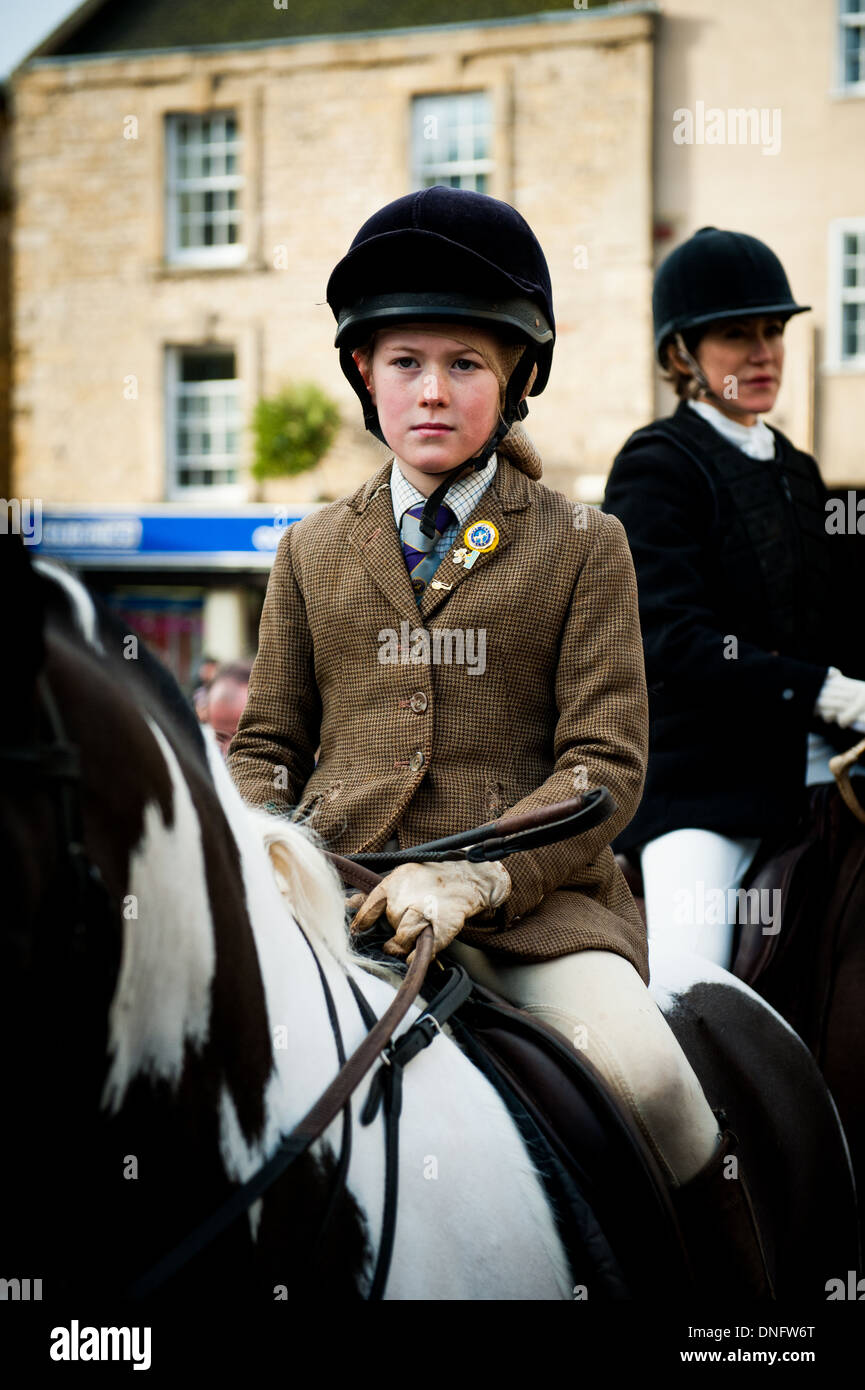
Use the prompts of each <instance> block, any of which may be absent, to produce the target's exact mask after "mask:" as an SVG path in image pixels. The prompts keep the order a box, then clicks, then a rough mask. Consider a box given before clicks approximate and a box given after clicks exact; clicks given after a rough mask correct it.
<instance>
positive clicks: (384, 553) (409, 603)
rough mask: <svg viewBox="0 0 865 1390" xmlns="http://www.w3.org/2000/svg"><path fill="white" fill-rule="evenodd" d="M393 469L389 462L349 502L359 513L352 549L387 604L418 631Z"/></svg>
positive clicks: (350, 537) (353, 534)
mask: <svg viewBox="0 0 865 1390" xmlns="http://www.w3.org/2000/svg"><path fill="white" fill-rule="evenodd" d="M390 468H391V464H390V461H389V462H388V463H386V464H385V466H384V467H383V468H382V469H380V470H379V472H378V473H376V474H375V475H374V476H373V477H372V478H371V479H370V481H369V482H368V483H367V484H366V485H365V486H364V487H363V488H361V489H360V490H359V491H358V492H356V493H355V494H354V496H353V497H352V498H351V499H350V500H349V505H350V506H351V507H352V508H353V509H354V510H355V511H357V512H358V517H357V520H356V522H355V523H354V526H353V527H352V529H351V531H350V533H349V545H350V546H351V548H352V550H353V551H354V553H355V555H356V556H357V558H358V559H359V560H360V563H361V564H362V565H363V567H364V569H365V570H366V571H367V573H368V574H369V576H370V578H371V579H372V581H373V583H374V584H376V585H377V587H378V588H379V589H380V590H381V592H382V593H383V594H384V596H385V598H386V599H387V600H388V602H389V603H390V604H392V606H393V607H394V608H395V609H396V611H397V612H398V613H399V614H400V616H401V617H403V618H407V619H408V620H409V622H410V623H411V624H412V626H413V627H415V626H417V622H418V606H417V599H416V598H415V593H414V590H413V589H412V586H411V580H410V579H409V577H408V569H407V568H406V563H405V557H404V555H403V551H402V546H401V544H400V539H399V536H398V534H397V529H396V522H395V521H394V519H393V503H392V501H391V495H390Z"/></svg>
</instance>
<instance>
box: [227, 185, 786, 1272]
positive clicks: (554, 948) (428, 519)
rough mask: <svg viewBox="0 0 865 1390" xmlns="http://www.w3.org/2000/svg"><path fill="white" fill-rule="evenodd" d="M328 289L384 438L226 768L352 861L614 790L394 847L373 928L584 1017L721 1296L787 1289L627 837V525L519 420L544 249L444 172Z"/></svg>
mask: <svg viewBox="0 0 865 1390" xmlns="http://www.w3.org/2000/svg"><path fill="white" fill-rule="evenodd" d="M327 299H328V303H329V304H330V306H331V309H332V310H333V313H334V316H335V318H336V320H337V325H338V327H337V334H336V345H337V346H338V348H339V356H340V365H341V367H342V370H343V372H344V373H345V375H346V377H347V378H348V380H349V382H350V383H351V385H352V387H353V388H354V390H355V391H356V393H357V395H358V396H359V398H360V401H361V405H362V407H363V413H364V420H365V424H366V427H367V429H369V430H370V431H371V432H372V433H373V434H374V435H376V437H377V438H379V439H380V440H382V442H384V443H385V444H386V445H387V446H388V448H389V450H390V453H389V455H388V458H387V462H386V463H385V464H384V465H383V466H382V467H380V468H379V469H378V470H377V471H376V472H375V473H374V475H373V476H372V477H371V478H370V479H369V481H368V482H367V483H366V484H365V485H364V486H362V487H361V488H359V489H358V490H357V491H356V492H355V493H354V494H353V495H352V496H350V497H346V498H343V499H341V500H340V501H338V502H334V503H332V504H330V505H328V506H325V507H322V508H321V509H319V510H317V511H315V512H313V513H312V514H310V515H308V516H306V517H304V518H303V519H302V520H301V521H298V522H295V523H294V524H293V525H292V526H291V527H290V528H289V529H288V530H287V532H286V534H285V535H284V536H283V537H282V539H281V541H280V545H279V549H278V552H277V555H276V559H275V562H274V566H273V570H272V573H271V576H270V581H269V584H268V589H267V596H266V599H265V604H264V610H263V613H262V619H261V630H260V639H259V650H258V655H257V657H256V661H255V665H254V667H253V671H252V677H251V681H250V688H249V700H248V703H247V706H246V709H245V712H244V715H243V717H242V719H241V722H240V726H239V729H238V732H237V735H236V736H235V738H234V740H233V743H232V746H231V750H230V754H229V767H230V770H231V773H232V775H233V777H234V779H235V781H236V783H237V785H238V787H239V789H240V791H241V793H242V794H243V795H244V797H245V798H246V800H248V801H249V802H251V803H254V804H257V805H269V806H270V807H271V808H272V809H274V810H275V811H279V812H282V813H288V812H290V811H292V810H294V812H295V814H296V815H306V816H308V817H310V818H311V823H312V825H313V826H314V827H315V828H316V829H317V830H318V831H319V833H320V834H321V835H322V836H323V838H324V839H325V841H326V842H327V843H328V847H329V848H330V849H333V850H335V851H337V852H339V853H343V854H352V853H359V852H361V851H371V850H380V849H384V848H385V847H388V846H390V847H394V846H395V845H397V846H399V847H401V848H402V847H410V846H411V845H414V844H420V843H422V842H423V841H425V840H428V839H432V838H434V837H438V836H442V835H447V834H451V833H455V832H456V831H458V830H464V829H468V828H469V827H471V826H474V825H479V824H483V823H484V822H485V821H488V820H490V819H491V818H493V817H496V816H499V815H501V814H502V813H503V812H504V811H506V810H507V811H509V812H513V813H515V814H518V813H520V812H523V811H527V810H530V809H532V808H536V807H540V806H544V805H548V804H551V803H555V802H559V801H563V800H565V799H567V798H569V797H571V796H573V795H574V792H575V789H577V788H579V787H585V786H589V787H594V786H601V785H606V786H607V787H609V788H610V790H611V792H612V794H613V797H614V799H615V801H616V803H617V806H618V811H617V813H616V814H615V815H614V816H613V817H612V818H611V819H610V820H609V821H608V822H606V823H605V824H603V825H601V826H599V827H597V828H596V829H594V830H590V831H587V832H585V833H583V834H582V835H579V836H575V837H573V838H571V839H570V840H567V841H564V842H561V843H559V844H556V845H551V846H547V847H544V848H541V849H538V850H534V851H526V852H523V853H520V854H515V855H511V856H510V857H509V858H508V860H507V865H506V866H505V864H504V863H488V864H469V863H467V862H456V861H455V862H446V863H441V864H411V863H408V864H402V865H400V866H399V867H398V868H396V869H395V870H393V872H391V873H389V874H388V875H387V876H386V877H385V878H384V879H383V881H382V883H381V884H380V885H379V886H378V887H377V888H376V889H375V890H374V891H373V892H372V893H371V894H370V895H369V897H368V899H367V900H366V902H365V903H364V905H363V906H362V907H361V908H360V910H359V912H358V914H357V917H356V919H355V926H356V927H357V928H358V929H362V928H364V927H365V926H367V925H369V924H370V923H371V922H372V921H374V920H375V919H376V918H377V917H378V916H379V915H380V914H381V913H383V912H384V913H386V915H387V920H388V921H389V922H390V924H391V925H392V927H393V928H394V936H393V938H392V939H391V940H390V941H389V942H388V943H387V946H388V949H389V951H390V953H391V954H393V955H395V956H405V955H407V954H409V953H410V952H411V951H412V950H413V945H414V942H415V940H416V938H417V936H418V934H419V933H420V931H421V930H422V929H423V927H424V926H425V925H426V923H427V921H429V922H430V923H431V925H432V927H433V931H434V934H435V949H436V951H442V950H445V949H449V951H450V953H452V954H453V955H454V956H455V958H456V959H458V960H459V961H460V962H461V963H463V964H464V965H465V967H466V969H467V970H468V971H469V973H470V974H471V975H473V976H474V977H475V978H477V979H478V980H479V981H480V982H482V983H483V984H486V985H488V986H489V987H491V988H492V989H494V990H496V991H497V992H498V993H500V994H501V995H503V996H504V997H505V998H507V999H509V1000H511V1001H512V1002H513V1003H515V1004H516V1005H518V1006H519V1007H522V1008H525V1009H527V1010H529V1011H530V1012H532V1013H534V1014H537V1015H538V1016H539V1017H540V1018H542V1019H544V1020H545V1021H546V1022H547V1023H549V1024H550V1025H552V1026H553V1027H554V1028H557V1029H558V1030H559V1031H560V1032H561V1033H563V1034H564V1036H565V1037H566V1038H567V1039H568V1041H569V1043H571V1044H572V1045H573V1044H574V1042H575V1039H576V1038H577V1037H579V1036H580V1035H581V1033H582V1030H585V1031H584V1034H583V1036H582V1037H581V1041H582V1040H583V1039H586V1040H587V1055H588V1056H589V1058H590V1060H591V1061H592V1062H593V1063H594V1065H595V1066H596V1067H597V1068H598V1070H599V1071H600V1072H601V1074H602V1075H603V1076H604V1078H605V1080H606V1082H607V1083H608V1084H609V1086H610V1087H611V1089H612V1090H613V1092H614V1093H615V1095H616V1097H617V1098H618V1100H619V1102H620V1103H621V1105H623V1106H624V1107H625V1108H626V1110H627V1111H628V1113H629V1114H630V1116H631V1117H632V1119H633V1121H634V1122H635V1123H636V1124H637V1126H638V1127H639V1129H640V1130H641V1132H642V1134H643V1135H644V1137H645V1139H646V1142H647V1143H648V1144H649V1145H650V1147H651V1148H652V1151H653V1153H654V1154H655V1157H656V1158H657V1160H658V1163H659V1165H660V1167H661V1170H662V1171H663V1172H664V1174H665V1176H666V1178H667V1180H668V1182H669V1185H670V1188H671V1190H672V1197H673V1202H674V1205H675V1207H676V1210H677V1213H678V1216H679V1220H680V1225H681V1227H682V1231H683V1234H684V1236H685V1240H686V1242H687V1244H688V1247H689V1252H690V1255H691V1259H692V1264H693V1266H694V1268H695V1271H696V1274H697V1277H698V1281H699V1283H700V1286H701V1289H702V1291H703V1292H710V1291H716V1292H717V1293H718V1294H719V1295H721V1294H722V1293H723V1294H729V1293H730V1292H731V1291H733V1290H735V1291H738V1292H739V1293H740V1294H743V1295H745V1296H750V1297H757V1298H760V1297H770V1296H771V1286H770V1283H769V1279H768V1275H767V1272H766V1268H765V1261H764V1258H763V1252H762V1246H761V1242H760V1237H759V1233H758V1231H757V1228H756V1224H755V1221H754V1215H753V1209H752V1207H751V1204H750V1199H749V1196H748V1193H747V1188H746V1185H745V1182H744V1179H743V1178H742V1177H741V1176H740V1178H739V1179H738V1180H727V1179H726V1178H725V1177H724V1169H725V1164H724V1160H725V1158H726V1157H727V1156H728V1155H729V1154H730V1153H731V1151H732V1149H733V1148H734V1146H735V1142H736V1141H735V1136H733V1135H732V1134H731V1133H730V1132H729V1131H726V1130H725V1131H724V1132H723V1133H719V1130H718V1123H717V1121H716V1118H715V1115H714V1114H713V1112H712V1110H711V1108H710V1106H709V1104H708V1102H707V1101H706V1098H705V1096H704V1095H703V1092H702V1090H701V1088H700V1085H699V1083H698V1081H697V1078H696V1076H695V1074H694V1072H693V1070H692V1068H691V1066H690V1064H689V1063H688V1061H687V1059H686V1058H685V1056H684V1054H683V1052H682V1051H681V1049H680V1047H679V1045H678V1043H677V1042H676V1040H675V1038H674V1036H673V1034H672V1032H671V1030H670V1028H669V1027H668V1025H667V1023H666V1021H665V1020H664V1018H663V1016H662V1014H661V1013H660V1011H659V1009H658V1008H657V1006H656V1005H655V1003H654V1001H653V999H652V998H651V996H650V994H649V992H648V989H647V983H648V955H647V942H646V935H645V929H644V927H643V925H642V922H641V919H640V917H639V914H638V913H637V910H636V907H635V904H634V902H633V899H632V898H631V896H630V893H629V891H628V889H627V886H626V884H625V882H624V878H623V876H622V874H621V872H620V870H619V868H618V866H617V864H616V862H615V859H614V857H613V854H612V851H611V849H610V840H611V839H612V838H613V836H615V835H616V834H617V833H618V832H619V831H621V830H622V829H623V828H624V826H625V825H626V824H627V823H628V821H629V820H630V819H631V817H632V816H633V814H634V811H635V809H636V807H637V803H638V801H639V798H640V793H641V790H642V786H643V779H644V772H645V758H646V751H647V712H646V688H645V676H644V668H643V656H642V646H641V640H640V628H639V621H638V608H637V593H636V586H635V581H634V572H633V565H632V561H631V558H630V553H629V550H628V545H627V542H626V539H625V533H624V529H623V527H622V526H621V524H620V523H619V522H618V521H617V520H616V519H615V518H614V517H610V516H604V515H603V513H602V512H600V511H599V510H598V509H596V508H591V507H589V508H583V507H577V508H575V507H574V506H573V504H571V503H570V502H569V501H568V500H567V499H566V498H565V497H564V496H563V495H562V494H561V493H557V492H553V491H550V490H549V489H548V488H546V487H544V485H543V484H542V483H541V482H540V481H539V478H540V475H541V460H540V458H539V456H538V454H537V452H536V450H535V449H534V446H533V445H532V443H531V441H530V440H529V438H528V436H527V435H526V434H525V432H524V430H523V429H522V426H521V425H520V423H519V421H520V420H521V418H522V417H523V416H524V415H525V414H526V413H527V406H526V404H525V401H524V397H525V396H526V395H539V394H540V393H541V391H543V389H544V387H545V386H546V383H547V379H548V376H549V372H550V365H551V361H552V354H553V344H554V340H555V323H554V318H553V306H552V293H551V288H550V278H549V271H548V268H547V263H546V260H545V258H544V254H543V251H542V250H541V247H540V245H539V244H538V242H537V240H536V238H535V236H534V235H533V233H532V231H531V229H530V227H529V226H528V224H527V223H526V222H525V220H524V219H523V218H522V217H521V216H520V215H519V213H517V212H516V211H515V209H514V208H512V207H510V206H509V205H508V204H506V203H503V202H500V201H498V200H497V199H494V198H490V197H487V196H486V195H484V194H479V193H474V192H470V191H468V190H463V189H453V188H445V187H441V186H436V187H433V188H429V189H426V190H423V191H421V192H417V193H411V194H408V195H406V196H405V197H402V198H398V199H397V200H396V201H395V202H392V203H390V204H388V205H387V206H386V207H384V208H382V209H381V210H380V211H379V212H377V213H375V214H374V215H373V216H372V217H370V218H369V220H368V221H367V222H365V223H364V225H363V226H362V227H361V229H360V231H359V232H358V234H357V236H356V237H355V238H354V241H353V242H352V244H351V247H350V248H349V251H348V253H347V255H346V256H345V257H344V258H343V259H342V260H341V261H340V262H339V264H338V265H337V266H336V268H335V269H334V271H333V273H332V275H331V277H330V280H329V283H328V287H327ZM436 638H439V639H442V643H443V642H444V639H447V642H448V645H447V646H446V647H444V649H443V650H442V645H441V644H440V645H439V646H438V647H437V646H436V644H435V642H434V641H433V640H432V639H436ZM454 649H455V650H456V653H457V659H456V660H452V659H451V657H452V655H453V652H454ZM436 651H439V652H440V653H441V659H437V658H436ZM461 651H462V652H463V654H464V655H467V654H468V653H469V652H471V653H472V655H473V659H472V660H471V661H468V660H460V659H459V656H460V652H461ZM431 652H432V659H431ZM481 652H483V654H484V659H483V661H481V660H479V659H477V658H478V657H479V655H480V653H481ZM319 742H320V745H321V747H320V756H319V759H318V763H317V765H314V754H315V750H316V748H317V747H318V745H319ZM578 1030H580V1031H579V1032H578ZM740 1172H741V1167H740Z"/></svg>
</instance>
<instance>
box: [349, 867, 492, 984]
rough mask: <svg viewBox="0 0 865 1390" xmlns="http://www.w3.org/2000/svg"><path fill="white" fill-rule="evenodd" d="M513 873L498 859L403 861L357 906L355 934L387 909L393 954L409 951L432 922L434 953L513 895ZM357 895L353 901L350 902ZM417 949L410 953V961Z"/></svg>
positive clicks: (388, 945)
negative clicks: (471, 920)
mask: <svg viewBox="0 0 865 1390" xmlns="http://www.w3.org/2000/svg"><path fill="white" fill-rule="evenodd" d="M510 892H511V876H510V874H509V873H508V871H507V869H505V868H503V867H502V865H501V864H499V863H495V862H494V863H489V864H472V863H469V861H468V860H465V859H458V860H446V861H445V862H444V863H443V864H400V865H399V867H398V868H396V869H392V870H391V872H390V873H389V874H386V875H385V877H384V878H383V879H382V881H381V883H379V884H377V885H376V887H375V888H374V889H373V890H372V892H371V893H370V894H369V896H368V897H367V898H366V900H365V901H364V903H363V906H362V907H361V908H360V909H359V910H358V912H357V915H356V916H355V918H354V921H353V922H352V924H351V930H352V934H355V933H357V932H362V931H364V930H365V929H366V928H367V927H371V926H372V924H373V922H375V921H377V920H378V918H379V917H380V916H381V914H382V912H386V913H387V920H388V921H389V922H390V924H391V926H392V927H393V928H394V935H393V937H392V938H391V940H390V941H387V942H385V945H384V947H383V949H384V950H385V952H386V953H387V954H388V955H389V956H405V954H406V952H407V950H408V948H409V947H410V946H411V945H412V943H413V942H414V941H415V940H416V939H417V938H418V936H420V934H421V932H422V931H423V929H424V927H425V926H427V924H429V925H430V926H431V927H432V929H433V934H434V937H435V942H434V946H433V954H434V955H438V953H439V951H443V950H444V948H445V947H446V946H449V945H450V943H451V942H452V941H453V939H454V937H455V936H457V935H458V933H459V932H460V931H462V928H463V926H464V924H465V920H466V918H467V917H474V916H475V914H476V913H478V912H486V913H490V912H493V911H494V910H495V909H496V908H497V907H500V906H501V904H502V903H503V902H504V901H505V899H506V898H508V897H509V896H510ZM354 901H355V899H354V898H352V899H351V900H350V901H349V904H348V905H349V906H351V905H352V904H353V903H354ZM413 957H414V951H412V953H411V955H410V956H408V962H409V964H410V963H411V961H412V959H413Z"/></svg>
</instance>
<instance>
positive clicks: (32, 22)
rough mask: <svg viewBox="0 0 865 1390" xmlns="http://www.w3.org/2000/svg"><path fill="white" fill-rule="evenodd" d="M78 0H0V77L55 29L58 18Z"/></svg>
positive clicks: (7, 73)
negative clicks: (31, 1) (31, 0)
mask: <svg viewBox="0 0 865 1390" xmlns="http://www.w3.org/2000/svg"><path fill="white" fill-rule="evenodd" d="M78 3H79V0H39V4H38V5H34V4H26V3H24V0H0V78H5V77H8V76H9V73H10V72H11V70H12V68H14V66H15V64H16V63H20V62H21V59H22V58H24V57H26V55H27V54H28V53H29V52H30V50H31V49H32V48H35V47H36V45H37V43H41V41H42V40H43V39H46V38H47V37H48V35H49V34H50V33H51V30H52V29H56V28H57V25H58V24H59V23H60V21H61V19H65V18H66V16H67V15H70V14H72V13H73V12H74V11H75V10H77V9H78Z"/></svg>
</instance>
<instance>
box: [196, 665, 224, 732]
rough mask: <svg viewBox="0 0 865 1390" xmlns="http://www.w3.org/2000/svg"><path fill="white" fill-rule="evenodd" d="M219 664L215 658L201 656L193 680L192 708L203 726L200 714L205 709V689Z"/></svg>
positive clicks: (203, 721)
mask: <svg viewBox="0 0 865 1390" xmlns="http://www.w3.org/2000/svg"><path fill="white" fill-rule="evenodd" d="M218 667H219V662H218V661H217V660H216V657H215V656H202V658H201V660H200V661H199V663H198V674H197V675H196V678H195V689H194V690H193V692H192V708H193V709H194V710H195V713H196V714H197V715H198V719H199V721H200V722H201V723H202V724H203V723H205V722H206V721H205V720H204V719H202V712H203V711H204V710H205V709H206V707H207V688H208V686H209V685H210V682H211V681H212V680H213V677H214V676H215V675H216V672H217V669H218Z"/></svg>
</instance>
